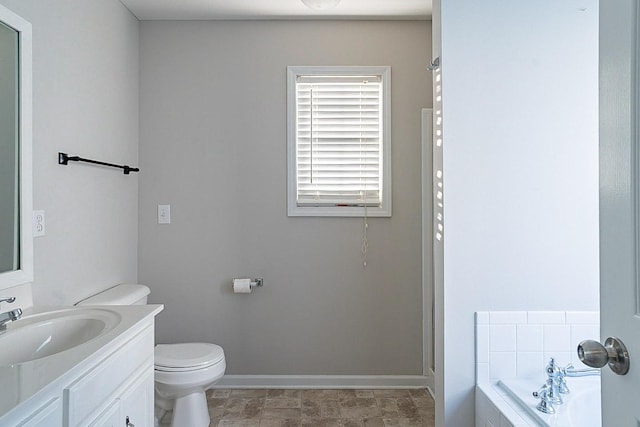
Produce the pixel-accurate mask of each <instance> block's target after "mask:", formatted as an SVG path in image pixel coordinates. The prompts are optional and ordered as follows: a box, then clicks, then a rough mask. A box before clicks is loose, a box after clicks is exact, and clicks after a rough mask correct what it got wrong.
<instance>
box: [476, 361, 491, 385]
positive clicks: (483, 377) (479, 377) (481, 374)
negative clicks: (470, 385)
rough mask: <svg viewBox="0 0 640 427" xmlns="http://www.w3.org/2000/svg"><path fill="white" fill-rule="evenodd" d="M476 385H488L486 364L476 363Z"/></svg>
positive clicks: (487, 367) (487, 365) (487, 366)
mask: <svg viewBox="0 0 640 427" xmlns="http://www.w3.org/2000/svg"><path fill="white" fill-rule="evenodd" d="M476 384H489V364H488V363H476Z"/></svg>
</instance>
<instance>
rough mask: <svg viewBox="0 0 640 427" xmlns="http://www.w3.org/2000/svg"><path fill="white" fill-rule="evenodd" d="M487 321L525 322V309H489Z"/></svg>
mask: <svg viewBox="0 0 640 427" xmlns="http://www.w3.org/2000/svg"><path fill="white" fill-rule="evenodd" d="M489 321H490V322H491V324H492V325H496V324H500V325H505V324H517V323H527V312H526V311H490V312H489Z"/></svg>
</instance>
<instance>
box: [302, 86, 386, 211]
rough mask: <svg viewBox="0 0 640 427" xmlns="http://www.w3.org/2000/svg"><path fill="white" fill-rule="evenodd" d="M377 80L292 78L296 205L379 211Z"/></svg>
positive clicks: (379, 90) (379, 89) (379, 102)
mask: <svg viewBox="0 0 640 427" xmlns="http://www.w3.org/2000/svg"><path fill="white" fill-rule="evenodd" d="M382 96H383V95H382V82H381V78H380V76H298V77H297V79H296V108H297V112H296V113H297V114H296V116H297V117H296V147H297V148H296V151H297V177H298V182H297V186H298V191H297V204H298V205H299V206H301V205H311V206H323V205H329V206H334V205H359V206H363V205H364V204H365V203H366V204H367V205H369V206H379V205H380V202H381V191H382V188H381V180H382V174H383V171H382V162H381V160H382V147H381V143H382Z"/></svg>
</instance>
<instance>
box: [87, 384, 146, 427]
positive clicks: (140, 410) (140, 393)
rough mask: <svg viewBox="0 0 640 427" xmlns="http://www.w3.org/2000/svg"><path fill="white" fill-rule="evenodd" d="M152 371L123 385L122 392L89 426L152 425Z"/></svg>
mask: <svg viewBox="0 0 640 427" xmlns="http://www.w3.org/2000/svg"><path fill="white" fill-rule="evenodd" d="M149 402H153V372H147V373H144V374H143V375H142V376H141V377H138V378H136V379H135V380H134V381H133V382H131V383H128V384H126V385H125V387H124V390H123V393H122V395H121V396H120V397H118V398H116V399H115V400H114V401H112V402H111V404H110V405H109V406H108V407H107V409H106V410H105V411H104V412H103V413H101V414H100V415H99V416H98V417H97V418H96V419H95V420H93V422H91V423H90V424H89V426H90V427H125V426H126V427H132V426H136V427H137V426H152V425H153V405H149Z"/></svg>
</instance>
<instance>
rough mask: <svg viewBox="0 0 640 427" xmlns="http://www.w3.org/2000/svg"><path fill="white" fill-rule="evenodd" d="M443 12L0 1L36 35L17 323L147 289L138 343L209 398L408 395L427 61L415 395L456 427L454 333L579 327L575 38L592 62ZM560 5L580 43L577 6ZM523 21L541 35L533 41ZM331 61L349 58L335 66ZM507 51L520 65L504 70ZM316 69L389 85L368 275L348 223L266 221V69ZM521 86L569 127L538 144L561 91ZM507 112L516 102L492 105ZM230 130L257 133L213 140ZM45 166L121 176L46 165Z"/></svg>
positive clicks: (462, 394)
mask: <svg viewBox="0 0 640 427" xmlns="http://www.w3.org/2000/svg"><path fill="white" fill-rule="evenodd" d="M345 1H346V0H345ZM444 3H445V4H444V5H440V2H435V4H434V17H435V16H436V13H438V10H441V13H442V16H441V17H440V18H439V20H438V19H436V18H434V20H433V21H429V20H415V21H406V22H405V21H399V22H398V21H357V22H347V21H330V22H324V23H323V22H320V21H304V22H299V21H293V22H280V21H276V22H251V23H247V22H242V21H239V22H229V21H216V22H213V23H211V22H206V21H202V22H194V23H172V22H150V21H143V22H139V21H138V20H137V19H136V18H135V17H134V16H133V15H132V14H131V13H130V12H128V11H127V10H126V8H124V7H123V6H122V4H120V3H119V2H118V1H107V0H101V1H95V2H78V1H70V0H69V1H57V2H56V3H55V5H54V4H49V3H44V2H42V1H37V0H33V1H24V0H21V1H18V0H0V4H2V5H4V6H6V7H8V8H10V9H12V10H14V11H15V12H16V13H18V14H20V15H21V16H23V17H24V18H25V19H27V20H28V21H30V22H31V24H32V25H33V28H34V80H33V93H34V97H33V111H34V129H33V130H34V151H33V165H34V166H33V175H34V177H33V181H34V209H37V210H44V211H45V213H46V234H45V235H44V236H42V237H37V238H35V239H34V266H35V271H34V277H35V279H34V281H33V284H32V286H31V290H32V292H33V301H34V303H35V304H36V305H37V304H47V305H67V304H71V303H73V302H75V301H77V300H79V299H82V298H83V297H86V296H89V295H91V294H93V293H96V292H98V291H99V290H101V289H103V288H104V287H105V286H108V285H110V284H117V283H135V282H139V283H145V284H147V285H149V286H150V288H151V290H152V293H151V302H152V303H162V304H164V305H165V309H164V311H163V312H162V313H161V314H160V315H158V317H157V319H156V321H157V323H156V325H157V335H156V338H157V340H159V341H178V340H181V341H195V340H198V341H209V342H216V343H219V344H220V345H221V346H223V347H224V348H225V351H226V352H227V358H228V368H227V374H230V376H231V378H230V379H229V380H230V381H233V380H240V379H241V378H233V377H232V376H233V375H238V376H242V375H246V376H258V375H265V376H269V377H272V378H273V379H274V380H277V377H280V376H283V375H290V376H295V377H301V376H305V375H309V376H320V375H326V374H329V375H333V376H351V375H353V376H393V377H396V379H399V380H403V379H406V378H405V377H410V379H411V378H413V377H415V376H417V377H423V373H424V368H423V336H424V334H423V315H424V317H428V316H427V315H425V313H424V312H423V299H422V298H423V295H422V246H421V244H422V237H421V234H422V226H421V214H422V213H421V197H420V196H419V194H420V193H421V188H420V185H419V183H420V169H421V164H420V150H421V146H420V132H421V129H420V121H419V118H420V116H419V112H420V109H421V108H428V107H431V106H432V89H431V77H432V76H431V73H430V72H427V71H426V70H425V68H424V66H425V65H426V64H428V63H429V62H430V60H431V59H432V57H437V56H440V55H441V56H442V57H443V61H445V60H446V61H447V66H448V68H447V70H448V71H449V72H451V74H450V75H447V74H444V77H443V78H444V79H445V82H447V81H448V82H451V87H450V89H449V92H445V93H446V98H445V100H450V101H447V102H450V104H449V105H452V106H457V108H459V109H456V110H453V109H452V110H451V113H450V114H451V115H450V116H447V121H445V126H447V127H445V134H446V135H447V138H450V139H445V141H452V142H451V145H449V146H447V150H450V151H447V152H446V154H447V155H446V157H445V159H444V161H445V170H446V176H445V178H446V183H447V232H448V234H447V239H446V241H445V245H446V246H444V248H442V249H443V253H441V255H443V256H444V259H445V260H446V263H445V264H444V268H445V270H444V277H445V279H444V280H445V282H443V283H442V287H437V288H436V290H439V289H444V290H445V292H444V293H443V294H437V295H436V297H439V298H441V300H437V301H442V302H443V305H442V306H438V305H437V304H436V325H442V323H439V322H444V325H446V328H445V327H441V328H438V326H436V343H437V344H436V363H440V362H442V357H445V356H444V355H446V358H447V359H446V360H447V364H446V365H445V366H444V368H443V369H441V376H439V377H438V376H436V378H435V392H436V396H437V395H438V392H439V390H444V394H443V395H442V396H441V398H439V399H437V404H438V405H439V406H438V407H437V408H438V410H437V411H436V418H437V420H438V422H439V425H445V422H446V425H452V426H464V425H472V424H473V420H474V391H473V387H474V384H475V373H474V363H473V353H472V352H461V351H460V349H461V348H473V343H474V329H473V319H474V312H476V311H482V310H494V311H499V310H540V311H548V310H577V311H583V310H587V311H591V310H597V309H598V303H599V296H598V276H599V270H598V225H597V224H598V194H597V192H598V176H597V167H598V166H597V162H598V159H597V150H598V147H597V121H598V118H597V114H598V112H597V108H595V107H593V105H594V104H593V103H596V105H597V96H598V95H597V49H595V48H594V46H597V33H596V32H595V31H594V33H592V34H590V35H589V36H588V37H587V38H586V39H581V38H578V42H580V41H582V43H583V44H581V45H580V48H583V49H587V48H586V47H585V46H591V48H593V49H595V51H590V52H591V53H586V54H584V55H583V56H581V58H583V60H584V61H586V63H582V62H576V61H577V60H576V58H573V57H572V58H567V61H566V63H565V62H558V58H559V55H558V53H557V52H555V51H553V49H558V51H561V54H562V55H565V54H566V53H567V51H571V49H569V48H567V47H566V46H559V45H558V44H557V43H556V42H555V37H558V32H559V31H560V28H561V26H560V24H559V23H558V22H556V21H554V20H552V19H550V18H549V20H550V22H547V21H544V19H545V18H548V16H547V14H546V13H545V12H546V11H547V10H548V9H549V8H551V7H552V6H553V4H555V2H545V4H544V5H541V4H539V3H537V4H535V5H529V6H528V7H529V8H530V9H529V10H527V12H528V13H527V14H522V13H521V12H522V11H521V10H509V9H507V10H504V9H503V7H504V5H503V4H501V3H500V4H497V3H498V2H489V3H486V4H483V5H482V6H480V5H477V4H475V3H476V2H472V1H465V2H464V7H460V6H458V7H455V8H452V9H447V8H446V7H447V4H448V3H447V2H444ZM457 3H458V4H459V2H457ZM570 3H571V9H572V11H573V10H578V9H581V8H586V11H582V12H581V13H582V16H587V17H588V19H590V20H591V21H590V25H591V28H593V29H594V30H597V19H595V20H594V17H593V13H592V11H593V10H595V9H597V7H598V5H597V2H595V1H587V2H570ZM574 3H575V4H574ZM449 7H452V6H449ZM560 12H561V11H558V15H557V16H564V15H560ZM565 13H568V12H566V11H565ZM523 15H526V16H527V19H526V20H524V21H523V19H524V18H522V16H523ZM496 16H499V17H501V19H500V22H501V23H504V24H505V25H506V24H507V23H508V24H509V25H508V27H505V31H507V30H508V31H509V34H510V44H508V45H507V44H505V43H504V41H503V39H504V37H503V36H504V34H502V33H500V32H497V31H489V30H488V28H493V27H492V25H493V23H494V22H496V19H497V18H496ZM596 16H597V15H596ZM542 22H544V24H545V28H547V27H548V26H549V27H551V28H553V29H555V30H556V31H558V32H556V33H553V32H552V31H550V30H547V31H539V28H538V25H542ZM436 24H438V25H436ZM554 25H555V26H554ZM432 26H433V28H432ZM439 26H440V27H441V28H440V27H439ZM438 28H440V31H441V32H438ZM432 30H433V34H434V37H433V38H434V40H433V41H435V42H436V43H434V48H433V52H432V51H431V49H432ZM517 30H521V31H522V32H518V31H517ZM527 31H528V33H527ZM469 33H474V34H477V35H478V36H477V37H468V34H469ZM531 33H534V34H535V35H536V36H535V37H536V38H539V39H537V40H532V38H531V37H529V34H531ZM480 35H482V36H481V37H480ZM544 36H548V39H547V38H543V37H544ZM436 38H438V40H435V39H436ZM350 40H353V43H354V45H357V46H359V47H360V46H361V45H362V44H363V41H366V42H367V43H366V44H367V45H369V46H371V49H370V50H369V49H364V50H363V51H359V52H358V53H354V51H353V49H352V48H351V47H352V46H353V45H351V44H350V43H351V41H350ZM306 41H309V42H310V45H311V46H312V47H313V48H314V49H319V51H318V50H314V51H309V49H308V45H307V44H306V43H305V42H306ZM527 43H528V44H527ZM285 44H286V46H287V49H282V48H281V47H282V46H283V45H285ZM378 44H379V45H380V46H377V45H378ZM515 45H517V49H516V47H515ZM540 45H543V46H545V52H544V54H542V53H541V52H540ZM185 46H188V47H189V49H186V48H185ZM397 46H402V47H403V49H396V47H397ZM491 47H495V49H493V48H491ZM527 47H529V48H530V52H531V53H533V52H535V55H532V58H529V59H527V60H524V59H522V60H521V61H522V62H518V61H516V60H515V59H514V60H512V61H511V60H510V61H507V60H505V58H511V57H512V56H513V54H514V51H516V50H517V51H520V52H523V51H526V49H527ZM289 49H291V50H292V51H293V52H294V53H295V56H293V57H292V58H289V57H286V56H285V54H284V52H286V51H289ZM438 49H441V50H438ZM563 49H564V50H563ZM381 51H384V52H386V55H387V56H385V57H384V58H381V57H380V56H376V55H379V54H378V52H381ZM549 51H551V52H549ZM594 52H595V53H594ZM583 53H584V52H583ZM517 58H518V59H520V57H517ZM549 58H552V59H549ZM560 58H562V56H560ZM329 61H330V62H331V63H332V64H336V65H344V64H345V63H347V62H348V63H351V64H356V63H358V62H360V61H362V62H367V63H373V64H375V65H380V63H383V64H382V65H391V66H392V68H393V73H394V74H393V75H394V79H395V80H394V86H393V90H394V96H397V97H399V99H401V100H400V101H398V102H397V103H395V104H394V110H393V113H392V114H393V117H392V122H393V124H394V132H395V133H394V135H393V140H394V151H393V162H394V168H393V170H394V176H393V182H394V190H395V192H394V195H393V203H394V206H393V208H394V211H393V217H392V218H384V219H383V218H380V219H376V218H372V219H370V222H369V229H368V241H369V251H368V254H367V267H366V268H363V266H362V261H363V259H362V253H361V251H360V248H361V240H362V220H361V219H355V218H349V219H331V218H324V221H320V220H316V219H309V218H290V217H287V216H286V211H285V209H286V190H285V188H286V151H285V145H284V141H285V138H286V127H285V115H284V111H285V106H284V102H285V100H284V95H283V94H284V92H285V90H286V88H285V69H284V67H286V65H315V64H318V63H325V62H329ZM292 62H293V63H292ZM505 62H506V63H505ZM312 63H313V64H312ZM185 64H188V66H185ZM500 64H502V66H499V65H500ZM565 67H568V69H569V70H570V71H567V72H566V73H565V72H562V73H560V75H557V73H558V71H559V70H563V69H564V68H565ZM576 69H578V70H580V71H575V70H576ZM574 71H575V72H574ZM443 72H444V71H443ZM513 76H519V77H518V79H516V80H514V79H513ZM576 76H578V77H576ZM216 77H217V79H216ZM222 77H224V79H222ZM231 78H233V79H237V81H235V80H232V82H233V83H235V84H233V83H232V84H229V83H228V81H229V80H226V79H231ZM447 78H448V79H449V80H446V79H447ZM529 79H530V80H529ZM534 79H541V80H542V81H547V82H550V84H551V83H552V82H556V83H554V84H553V85H552V89H553V91H555V93H558V91H562V90H566V91H567V93H571V94H575V93H580V95H581V96H586V97H588V98H589V100H590V102H591V103H581V104H580V108H583V109H584V111H582V113H580V114H582V116H581V117H584V115H586V116H587V117H588V120H586V119H585V120H584V121H580V122H579V126H572V127H570V128H568V127H563V126H553V125H552V124H549V123H553V121H554V120H557V117H558V115H557V114H559V113H558V112H559V111H561V110H563V108H564V109H575V108H576V105H575V104H576V103H575V102H574V101H572V100H571V99H569V98H568V96H567V94H565V93H564V92H561V93H563V94H564V95H563V96H560V95H558V96H556V97H554V98H553V106H555V107H557V109H553V110H548V109H546V107H548V105H547V103H548V102H549V97H550V96H551V95H548V94H545V93H541V92H540V91H538V90H535V91H534V90H532V89H529V88H527V87H522V86H521V85H519V82H520V81H522V80H529V81H534ZM477 81H480V82H482V83H483V84H481V85H478V84H474V82H477ZM558 81H559V82H560V83H557V82H558ZM454 83H455V84H454ZM445 89H446V87H445ZM528 89H529V90H528ZM571 91H573V92H571ZM515 94H517V95H518V96H519V98H518V99H520V101H518V102H522V100H526V105H522V104H517V106H518V108H514V105H516V104H514V101H515V100H514V97H515ZM589 106H591V107H589ZM445 108H446V105H445ZM445 111H446V110H445ZM522 111H526V115H525V114H514V112H516V113H519V112H522ZM575 114H576V117H577V116H578V114H579V113H578V112H576V113H575ZM247 116H250V117H256V118H258V117H259V120H256V122H255V123H252V124H251V125H248V124H247V123H246V122H244V121H240V120H239V119H233V117H247ZM230 117H231V118H232V119H230ZM563 120H570V121H571V122H572V123H573V122H574V121H573V119H572V118H563ZM532 123H533V124H534V125H535V126H533V125H532ZM547 124H548V126H547ZM522 128H526V132H523V131H522ZM549 134H553V135H554V138H553V139H552V140H550V139H549V138H548V135H549ZM523 135H524V136H523ZM251 140H255V141H252V142H250V141H251ZM460 140H465V141H474V143H473V144H471V143H464V144H462V143H460V144H458V143H457V142H456V141H460ZM514 140H516V141H519V142H520V143H519V144H513V143H512V142H513V141H514ZM462 145H464V148H461V146H462ZM59 151H64V152H68V153H70V154H78V155H85V156H87V157H91V156H93V157H95V158H101V159H105V160H109V159H113V160H114V161H120V160H122V161H123V162H127V163H129V164H131V165H136V166H139V167H140V169H141V173H140V174H139V175H136V174H132V175H130V176H126V175H123V174H118V173H114V172H113V171H111V170H108V169H101V168H90V167H88V166H84V165H71V166H68V167H62V166H60V165H58V164H57V161H56V159H57V154H58V152H59ZM496 158H498V159H501V161H500V162H496V161H495V159H496ZM487 164H489V165H491V167H487ZM522 171H526V173H522ZM505 177H509V179H506V180H505ZM159 204H170V205H171V217H172V223H171V224H168V225H159V224H158V223H157V205H159ZM477 206H481V207H482V209H477V208H476V207H477ZM321 219H322V218H321ZM567 235H569V236H570V239H569V238H566V236H567ZM562 236H565V238H562ZM436 256H438V254H436ZM438 271H439V272H440V273H442V272H443V271H442V270H437V269H436V272H438ZM252 276H260V277H264V278H265V285H264V287H263V288H260V289H257V290H255V291H254V292H253V293H252V294H251V295H235V294H233V293H231V292H230V280H231V278H232V277H252ZM439 316H440V317H439ZM194 325H198V326H194ZM454 337H455V338H456V340H455V341H454V340H453V338H454ZM445 338H446V339H445ZM381 343H383V344H382V345H381ZM438 343H439V344H440V345H438ZM436 366H438V365H436ZM286 380H289V381H291V378H287V379H286ZM424 381H426V380H424Z"/></svg>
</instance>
